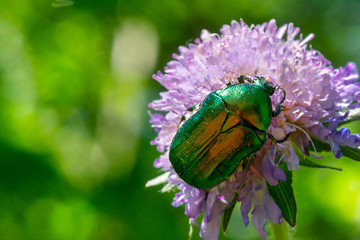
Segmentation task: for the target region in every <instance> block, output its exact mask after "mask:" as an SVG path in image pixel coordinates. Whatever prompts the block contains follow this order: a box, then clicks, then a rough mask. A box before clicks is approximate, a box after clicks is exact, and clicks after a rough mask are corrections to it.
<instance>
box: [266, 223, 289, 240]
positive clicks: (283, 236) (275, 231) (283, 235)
mask: <svg viewBox="0 0 360 240" xmlns="http://www.w3.org/2000/svg"><path fill="white" fill-rule="evenodd" d="M271 232H272V239H273V240H289V239H290V238H289V232H288V228H287V224H286V222H283V223H282V224H274V223H272V222H271Z"/></svg>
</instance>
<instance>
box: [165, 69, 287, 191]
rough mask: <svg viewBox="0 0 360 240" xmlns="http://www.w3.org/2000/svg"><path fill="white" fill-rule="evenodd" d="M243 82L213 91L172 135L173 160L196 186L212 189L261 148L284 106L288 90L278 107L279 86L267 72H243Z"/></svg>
mask: <svg viewBox="0 0 360 240" xmlns="http://www.w3.org/2000/svg"><path fill="white" fill-rule="evenodd" d="M244 80H247V82H246V83H245V82H244ZM239 82H242V83H239V84H234V85H230V86H228V87H226V88H224V89H218V90H216V91H214V92H212V93H210V94H209V95H208V96H207V97H206V98H205V100H204V101H203V102H202V103H200V104H199V105H198V106H197V109H196V111H194V113H193V115H192V116H191V117H190V118H189V119H187V120H186V121H185V122H183V123H182V125H180V126H179V129H178V131H177V133H176V135H175V137H174V138H173V140H172V143H171V145H170V162H171V164H172V166H173V168H174V170H175V172H176V173H177V174H178V175H179V177H180V178H181V179H183V180H184V181H185V182H186V183H188V184H189V185H191V186H194V187H196V188H200V189H210V188H212V187H214V186H216V185H217V184H219V183H221V182H222V181H224V180H226V179H227V178H228V177H229V176H230V175H231V174H232V173H233V172H234V171H235V169H236V168H237V167H238V166H239V165H240V164H241V162H242V161H243V159H244V158H246V157H251V156H252V155H253V154H254V153H255V152H256V151H258V150H260V148H261V147H262V145H263V144H264V142H265V140H266V135H267V133H266V132H265V131H266V130H267V129H268V127H269V125H270V122H271V119H272V117H273V116H274V115H277V114H279V113H280V111H281V105H280V104H281V103H282V102H283V101H284V99H285V91H284V98H283V99H282V101H281V102H280V103H279V104H278V105H277V106H276V109H277V111H276V112H273V111H272V105H271V99H270V96H271V95H272V94H273V93H274V91H275V90H276V89H277V87H274V86H273V85H272V83H271V82H270V81H266V79H265V78H263V77H256V78H255V79H252V78H250V77H245V76H240V77H239Z"/></svg>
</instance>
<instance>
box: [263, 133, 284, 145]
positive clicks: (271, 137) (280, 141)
mask: <svg viewBox="0 0 360 240" xmlns="http://www.w3.org/2000/svg"><path fill="white" fill-rule="evenodd" d="M266 134H267V135H268V138H270V140H271V141H273V142H274V143H283V142H285V141H286V140H287V139H288V138H289V136H290V133H288V134H287V135H286V137H285V138H284V139H282V140H277V139H276V138H274V136H273V135H271V133H268V132H267V133H266Z"/></svg>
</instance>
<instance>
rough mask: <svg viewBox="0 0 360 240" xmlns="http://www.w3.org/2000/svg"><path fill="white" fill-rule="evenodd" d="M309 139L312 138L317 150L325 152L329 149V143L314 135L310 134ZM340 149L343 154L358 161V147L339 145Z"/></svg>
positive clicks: (359, 154)
mask: <svg viewBox="0 0 360 240" xmlns="http://www.w3.org/2000/svg"><path fill="white" fill-rule="evenodd" d="M311 139H312V140H313V143H314V145H315V148H316V150H317V151H327V152H330V151H331V146H330V144H328V143H326V142H324V141H322V140H320V139H319V138H317V137H314V136H311ZM340 150H341V152H342V153H343V156H345V157H348V158H350V159H352V160H355V161H360V149H358V148H351V147H347V146H341V145H340Z"/></svg>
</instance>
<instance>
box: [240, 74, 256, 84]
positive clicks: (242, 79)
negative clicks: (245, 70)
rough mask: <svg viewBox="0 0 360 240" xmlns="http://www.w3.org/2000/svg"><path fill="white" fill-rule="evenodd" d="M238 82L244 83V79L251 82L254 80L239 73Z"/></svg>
mask: <svg viewBox="0 0 360 240" xmlns="http://www.w3.org/2000/svg"><path fill="white" fill-rule="evenodd" d="M237 79H238V81H239V83H245V80H246V81H248V82H250V83H252V82H254V80H253V79H252V78H251V77H248V76H245V75H240V76H239V77H238V78H237Z"/></svg>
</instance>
